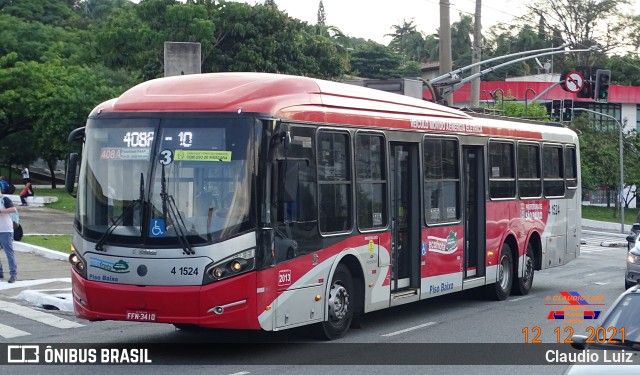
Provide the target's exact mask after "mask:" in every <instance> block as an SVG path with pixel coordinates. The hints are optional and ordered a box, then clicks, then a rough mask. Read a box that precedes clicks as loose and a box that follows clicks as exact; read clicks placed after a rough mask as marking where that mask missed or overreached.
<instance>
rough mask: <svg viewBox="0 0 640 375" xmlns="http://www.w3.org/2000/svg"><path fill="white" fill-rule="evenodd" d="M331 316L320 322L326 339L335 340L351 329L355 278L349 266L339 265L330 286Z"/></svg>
mask: <svg viewBox="0 0 640 375" xmlns="http://www.w3.org/2000/svg"><path fill="white" fill-rule="evenodd" d="M329 288H330V291H329V298H328V300H327V304H328V305H329V317H328V319H327V320H326V321H324V322H322V323H320V326H319V330H320V332H319V333H320V336H321V337H322V338H324V339H326V340H335V339H339V338H340V337H342V336H344V335H345V334H346V333H347V331H348V330H349V326H350V325H351V321H352V320H353V313H354V299H353V298H354V287H353V278H352V277H351V272H349V268H347V266H345V265H344V264H340V265H338V268H336V272H335V273H334V274H333V279H332V280H331V285H330V286H329Z"/></svg>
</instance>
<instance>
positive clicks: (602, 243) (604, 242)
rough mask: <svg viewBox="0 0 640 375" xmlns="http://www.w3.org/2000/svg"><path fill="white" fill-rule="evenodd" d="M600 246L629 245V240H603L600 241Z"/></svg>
mask: <svg viewBox="0 0 640 375" xmlns="http://www.w3.org/2000/svg"><path fill="white" fill-rule="evenodd" d="M600 246H603V247H627V242H608V241H603V242H601V243H600Z"/></svg>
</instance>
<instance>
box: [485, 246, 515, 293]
mask: <svg viewBox="0 0 640 375" xmlns="http://www.w3.org/2000/svg"><path fill="white" fill-rule="evenodd" d="M497 277H498V278H497V280H496V282H495V283H494V284H491V285H487V286H485V295H486V296H487V298H489V299H493V300H496V301H503V300H505V299H507V297H509V293H511V284H512V280H513V257H512V256H511V247H510V246H509V245H508V244H507V243H505V244H503V245H502V250H501V251H500V260H499V261H498V275H497Z"/></svg>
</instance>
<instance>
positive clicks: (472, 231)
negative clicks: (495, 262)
mask: <svg viewBox="0 0 640 375" xmlns="http://www.w3.org/2000/svg"><path fill="white" fill-rule="evenodd" d="M462 158H463V166H464V182H463V184H464V196H463V199H464V238H465V249H464V252H465V257H464V278H465V279H469V278H484V276H485V271H486V261H485V253H486V252H485V249H486V232H485V230H486V221H485V206H486V205H485V203H486V202H485V191H486V187H485V178H484V149H483V147H482V146H463V147H462Z"/></svg>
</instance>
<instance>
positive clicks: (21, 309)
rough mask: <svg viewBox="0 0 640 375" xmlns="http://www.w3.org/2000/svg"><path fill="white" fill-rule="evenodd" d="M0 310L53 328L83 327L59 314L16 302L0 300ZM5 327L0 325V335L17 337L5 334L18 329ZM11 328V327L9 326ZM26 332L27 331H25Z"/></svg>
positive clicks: (10, 333)
mask: <svg viewBox="0 0 640 375" xmlns="http://www.w3.org/2000/svg"><path fill="white" fill-rule="evenodd" d="M0 310H2V311H6V312H8V313H11V314H15V315H19V316H21V317H23V318H27V319H31V320H34V321H36V322H39V323H43V324H46V325H49V326H51V327H55V328H60V329H68V328H79V327H84V325H83V324H80V323H76V322H73V321H71V320H67V319H64V318H61V317H59V316H56V315H54V314H49V313H45V312H42V311H38V310H34V309H31V308H29V307H25V306H22V305H18V304H16V303H11V302H6V301H0ZM5 327H8V326H2V327H0V336H2V337H5V338H11V337H17V336H9V337H8V336H5V334H6V335H16V334H17V333H18V332H16V331H19V330H15V328H14V330H15V331H11V330H9V329H6V330H5V329H4V328H5ZM9 328H11V327H9ZM26 334H28V333H26ZM20 336H24V335H20Z"/></svg>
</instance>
